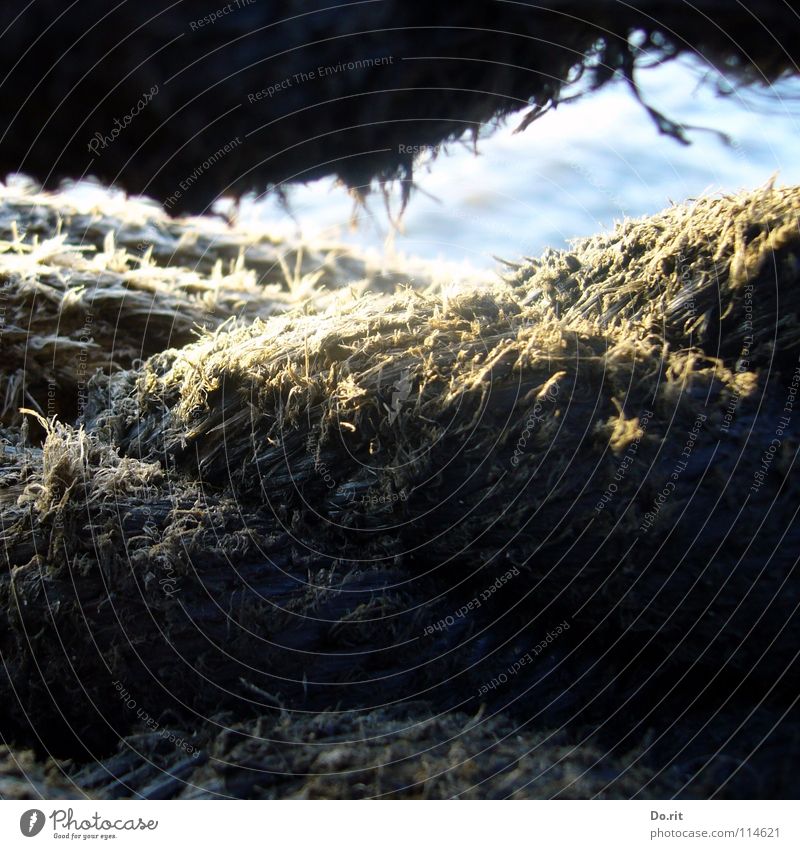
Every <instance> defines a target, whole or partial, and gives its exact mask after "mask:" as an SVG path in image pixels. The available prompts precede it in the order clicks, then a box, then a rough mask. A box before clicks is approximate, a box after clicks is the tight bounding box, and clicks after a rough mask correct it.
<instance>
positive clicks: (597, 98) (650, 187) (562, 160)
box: [241, 61, 800, 268]
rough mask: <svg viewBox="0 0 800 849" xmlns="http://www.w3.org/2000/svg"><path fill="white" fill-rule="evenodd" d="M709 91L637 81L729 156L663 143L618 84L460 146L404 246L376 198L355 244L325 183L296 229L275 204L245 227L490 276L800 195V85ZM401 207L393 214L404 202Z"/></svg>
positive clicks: (664, 79) (414, 217)
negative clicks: (742, 199) (758, 200)
mask: <svg viewBox="0 0 800 849" xmlns="http://www.w3.org/2000/svg"><path fill="white" fill-rule="evenodd" d="M704 78H705V82H703V79H704ZM715 81H716V78H713V79H709V78H708V74H707V73H706V72H705V71H704V70H703V69H701V68H700V67H699V66H697V65H694V64H692V63H690V62H686V61H680V62H673V63H670V64H667V65H664V66H661V67H658V68H654V69H650V70H646V71H640V73H639V83H640V87H641V90H642V92H643V94H644V96H645V99H646V100H647V101H648V103H650V104H651V105H653V106H655V107H656V108H658V109H659V110H660V111H661V112H662V113H664V114H666V115H667V116H668V117H669V118H671V119H673V120H675V121H678V122H680V123H683V124H687V125H691V124H696V125H701V126H703V127H709V128H712V129H714V130H717V131H720V132H723V133H726V134H727V135H729V136H730V138H731V140H732V144H730V145H726V144H725V143H724V142H723V141H722V140H720V138H719V136H718V135H716V134H715V133H712V132H703V131H698V130H695V131H689V137H690V138H691V140H692V144H691V146H689V147H684V146H682V145H680V144H678V143H677V142H676V141H674V140H673V139H671V138H668V137H666V136H660V135H659V134H658V130H657V128H656V127H655V125H654V124H653V122H652V121H651V119H650V118H649V116H648V115H647V113H646V111H645V110H644V108H643V107H642V106H641V105H640V104H639V103H638V102H637V101H636V100H635V98H634V97H633V96H632V94H631V92H630V91H629V89H628V88H627V86H626V85H624V84H623V83H621V82H620V83H617V84H615V85H613V86H611V87H609V88H607V89H605V90H603V91H600V92H599V93H596V94H594V95H591V96H589V97H586V98H583V99H581V100H579V101H577V102H575V103H569V104H563V105H562V106H561V107H559V108H558V110H556V111H554V112H551V113H549V114H547V115H545V116H544V117H543V118H542V119H541V120H539V121H537V122H535V123H534V124H532V125H531V126H530V127H529V128H528V129H527V130H526V131H525V132H523V133H520V134H517V135H513V129H514V127H515V126H516V125H517V124H518V122H519V120H520V118H521V116H514V117H513V118H512V119H511V121H509V123H508V125H507V126H505V127H504V128H502V129H500V130H499V131H497V132H496V133H494V134H493V135H492V136H491V137H489V138H486V139H483V140H482V141H481V142H479V145H478V149H479V155H478V156H477V157H476V156H475V155H474V154H473V153H472V150H471V148H468V147H467V146H465V145H454V146H452V148H451V149H450V150H449V152H447V153H445V154H442V155H440V157H439V159H438V160H437V161H436V162H434V163H433V164H432V166H431V167H430V169H427V168H425V167H422V168H421V169H420V170H419V171H418V173H417V176H416V180H417V182H419V183H420V185H421V186H422V188H423V189H424V192H423V191H417V192H415V193H414V195H413V196H412V199H411V202H410V204H409V207H408V209H407V210H406V213H405V216H404V218H403V222H402V233H394V234H392V227H391V226H390V224H389V221H388V218H387V215H386V212H385V209H384V204H383V201H382V199H381V198H380V197H378V196H375V197H373V198H372V199H371V201H370V209H371V215H367V216H364V215H363V214H362V216H361V222H360V224H359V226H358V229H357V230H356V231H355V232H352V231H351V230H350V228H349V226H348V221H349V219H350V215H351V212H352V207H353V205H352V201H351V199H350V198H349V196H348V195H347V193H346V192H345V190H344V189H342V188H339V187H334V186H333V185H332V184H331V182H330V181H320V182H317V183H315V184H312V185H309V186H303V187H295V188H293V189H292V190H291V191H290V194H289V200H290V208H291V211H292V213H293V215H294V218H295V220H294V221H293V220H292V219H291V218H290V217H289V216H287V214H286V211H285V209H283V208H281V206H280V205H279V204H278V202H277V201H276V200H274V199H267V200H254V199H248V200H247V201H245V202H244V203H243V205H242V210H241V213H242V217H243V219H244V221H246V222H248V223H254V224H255V223H257V222H259V221H268V222H269V226H270V229H271V230H279V231H282V232H284V233H286V234H289V235H296V234H299V233H302V234H303V235H304V236H306V237H310V238H317V237H319V236H326V237H330V238H332V239H335V240H344V241H348V242H352V243H356V244H359V245H362V246H370V247H374V248H376V249H378V250H381V251H383V250H385V249H386V248H385V244H386V239H387V236H389V235H392V236H393V243H394V246H395V249H396V250H397V251H400V252H402V253H404V254H416V255H420V256H424V257H428V258H441V259H446V260H449V261H454V262H457V263H468V264H470V265H473V266H476V267H482V268H485V267H491V266H493V265H495V260H494V259H493V255H497V256H502V257H505V258H509V259H514V258H517V257H519V256H521V255H529V256H530V255H534V256H535V255H537V254H539V253H541V251H542V250H543V249H544V248H545V247H547V246H548V245H549V246H553V247H562V246H564V244H565V243H566V241H567V240H568V239H570V238H573V237H576V236H584V235H590V234H592V233H595V232H598V231H601V230H603V229H606V228H610V227H612V226H613V224H614V221H615V220H618V219H620V218H623V217H625V216H629V217H630V216H632V217H635V216H640V215H646V214H649V213H653V212H657V211H658V210H659V209H662V208H663V207H665V206H667V205H668V204H669V203H670V202H671V201H675V202H678V201H682V200H684V199H686V198H689V197H696V196H698V195H700V194H702V193H704V192H719V191H731V190H736V189H740V188H753V187H755V186H758V185H759V184H763V183H765V182H766V181H767V180H768V179H770V177H772V176H773V175H775V174H777V176H778V183H800V158H799V157H798V156H797V152H796V151H797V142H796V139H797V137H798V130H799V129H800V82H798V81H796V80H795V81H790V82H786V83H781V84H779V85H778V86H776V87H775V88H774V89H773V90H771V91H765V90H763V89H762V90H759V89H751V90H746V91H744V92H741V93H736V94H731V95H729V96H726V97H721V96H719V95H718V94H717V87H716V84H715ZM393 203H394V206H395V208H397V207H399V199H398V198H397V197H395V198H394V201H393Z"/></svg>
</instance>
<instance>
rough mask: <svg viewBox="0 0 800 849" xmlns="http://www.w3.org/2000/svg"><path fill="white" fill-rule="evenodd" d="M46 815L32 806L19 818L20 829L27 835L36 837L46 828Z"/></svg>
mask: <svg viewBox="0 0 800 849" xmlns="http://www.w3.org/2000/svg"><path fill="white" fill-rule="evenodd" d="M45 819H46V818H45V815H44V814H43V813H42V811H40V810H38V809H37V808H31V809H30V810H29V811H25V813H24V814H23V815H22V816H21V817H20V818H19V830H20V831H21V832H22V833H23V834H24V835H25V837H36V835H37V834H38V833H39V832H40V831H41V830H42V829H43V828H44V824H45Z"/></svg>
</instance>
